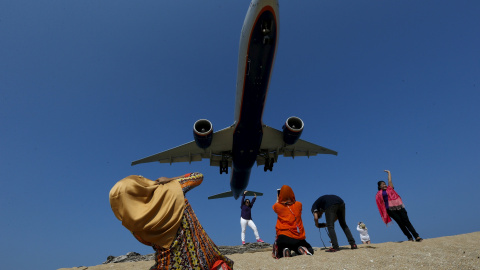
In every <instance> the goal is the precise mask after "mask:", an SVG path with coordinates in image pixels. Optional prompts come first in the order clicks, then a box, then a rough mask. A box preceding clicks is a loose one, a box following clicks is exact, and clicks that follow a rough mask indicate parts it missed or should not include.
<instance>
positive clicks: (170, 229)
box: [110, 175, 185, 248]
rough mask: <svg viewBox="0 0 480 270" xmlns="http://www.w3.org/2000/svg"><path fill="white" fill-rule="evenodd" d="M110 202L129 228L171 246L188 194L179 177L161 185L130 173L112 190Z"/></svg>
mask: <svg viewBox="0 0 480 270" xmlns="http://www.w3.org/2000/svg"><path fill="white" fill-rule="evenodd" d="M110 205H111V207H112V210H113V213H114V214H115V216H116V217H117V218H118V219H119V220H120V221H122V225H123V226H125V227H126V228H127V229H128V230H130V231H131V232H133V233H135V235H137V236H139V237H140V238H142V239H143V240H145V241H147V242H150V243H153V244H156V245H159V246H161V247H163V248H169V247H170V245H171V244H172V242H173V240H174V239H175V236H176V234H177V230H178V228H179V227H180V224H181V220H182V217H183V210H184V208H185V198H184V195H183V191H182V187H181V186H180V183H179V182H178V181H175V180H173V181H170V182H168V183H166V184H160V185H159V184H157V183H156V182H155V181H152V180H150V179H147V178H144V177H142V176H139V175H130V176H128V177H126V178H124V179H122V180H120V181H118V182H117V183H116V184H115V185H114V186H113V188H112V189H111V190H110Z"/></svg>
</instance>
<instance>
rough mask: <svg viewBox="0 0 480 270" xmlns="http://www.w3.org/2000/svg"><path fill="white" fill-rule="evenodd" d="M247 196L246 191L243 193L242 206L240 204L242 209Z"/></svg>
mask: <svg viewBox="0 0 480 270" xmlns="http://www.w3.org/2000/svg"><path fill="white" fill-rule="evenodd" d="M245 194H247V191H246V190H245V191H244V192H243V196H242V201H241V203H242V204H240V208H242V206H243V205H244V204H245Z"/></svg>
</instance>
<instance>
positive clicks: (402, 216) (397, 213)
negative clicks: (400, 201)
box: [387, 208, 418, 239]
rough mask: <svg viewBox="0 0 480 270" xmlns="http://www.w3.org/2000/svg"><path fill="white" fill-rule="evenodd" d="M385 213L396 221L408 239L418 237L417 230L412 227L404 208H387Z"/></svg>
mask: <svg viewBox="0 0 480 270" xmlns="http://www.w3.org/2000/svg"><path fill="white" fill-rule="evenodd" d="M387 214H388V215H389V216H390V217H391V218H392V219H393V220H395V222H397V224H398V227H400V229H401V230H402V232H403V234H405V236H406V237H407V238H408V239H414V238H417V237H418V233H417V231H415V228H413V225H412V223H410V220H409V219H408V215H407V210H405V208H402V209H400V210H390V209H387ZM412 235H413V237H412Z"/></svg>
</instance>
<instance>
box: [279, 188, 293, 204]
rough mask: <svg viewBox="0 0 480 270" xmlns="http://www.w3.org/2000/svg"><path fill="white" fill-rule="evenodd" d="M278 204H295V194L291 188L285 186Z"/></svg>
mask: <svg viewBox="0 0 480 270" xmlns="http://www.w3.org/2000/svg"><path fill="white" fill-rule="evenodd" d="M278 202H279V203H281V204H285V205H292V204H294V203H295V194H294V193H293V190H292V188H291V187H289V186H287V185H283V186H282V188H281V189H280V194H279V195H278Z"/></svg>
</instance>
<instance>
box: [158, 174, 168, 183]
mask: <svg viewBox="0 0 480 270" xmlns="http://www.w3.org/2000/svg"><path fill="white" fill-rule="evenodd" d="M168 181H170V178H168V177H165V176H162V177H159V178H158V179H157V180H155V182H156V183H157V184H164V183H166V182H168Z"/></svg>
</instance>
